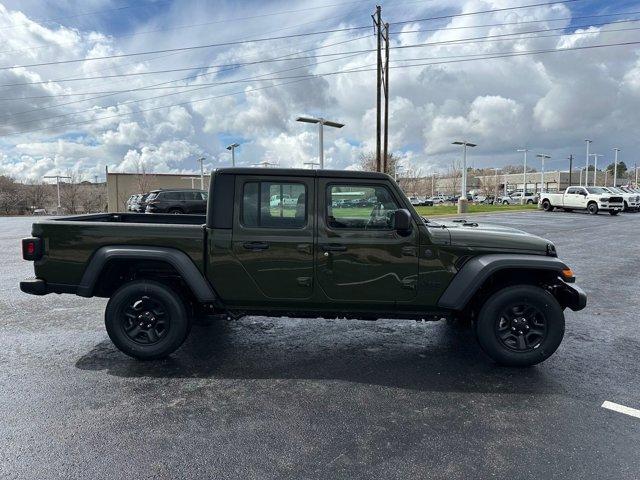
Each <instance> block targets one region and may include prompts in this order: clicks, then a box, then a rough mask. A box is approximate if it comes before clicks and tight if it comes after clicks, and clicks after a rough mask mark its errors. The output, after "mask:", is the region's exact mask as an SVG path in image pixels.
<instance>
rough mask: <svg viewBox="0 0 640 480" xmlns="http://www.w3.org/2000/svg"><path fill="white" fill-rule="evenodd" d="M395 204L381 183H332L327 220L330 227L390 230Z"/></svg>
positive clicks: (328, 194)
mask: <svg viewBox="0 0 640 480" xmlns="http://www.w3.org/2000/svg"><path fill="white" fill-rule="evenodd" d="M398 208H399V207H398V204H397V203H396V201H395V200H394V199H393V197H392V196H391V192H389V190H387V188H386V187H383V186H372V185H357V184H353V185H331V186H329V187H328V188H327V212H326V222H327V226H328V227H329V228H333V229H356V230H391V229H393V217H394V215H395V212H396V210H398Z"/></svg>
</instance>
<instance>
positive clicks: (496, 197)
mask: <svg viewBox="0 0 640 480" xmlns="http://www.w3.org/2000/svg"><path fill="white" fill-rule="evenodd" d="M494 170H495V173H496V176H495V180H494V181H495V183H496V185H495V186H496V188H495V192H494V202H497V201H498V172H499V171H500V169H499V168H494Z"/></svg>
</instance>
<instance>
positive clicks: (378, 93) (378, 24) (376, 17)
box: [372, 5, 382, 172]
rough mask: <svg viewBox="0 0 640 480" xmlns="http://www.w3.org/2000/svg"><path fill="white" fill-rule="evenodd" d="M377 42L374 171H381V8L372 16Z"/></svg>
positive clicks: (377, 7)
mask: <svg viewBox="0 0 640 480" xmlns="http://www.w3.org/2000/svg"><path fill="white" fill-rule="evenodd" d="M372 18H373V25H374V26H375V29H376V38H377V42H378V56H377V58H378V65H377V77H376V171H377V172H380V171H382V158H381V151H380V150H381V146H380V136H381V132H382V110H381V107H382V7H381V6H380V5H377V6H376V13H374V14H373V15H372Z"/></svg>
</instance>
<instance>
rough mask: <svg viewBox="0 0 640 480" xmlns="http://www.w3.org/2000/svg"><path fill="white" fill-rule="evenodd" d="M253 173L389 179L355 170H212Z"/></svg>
mask: <svg viewBox="0 0 640 480" xmlns="http://www.w3.org/2000/svg"><path fill="white" fill-rule="evenodd" d="M218 174H232V175H255V176H278V177H287V176H290V177H330V178H353V179H389V178H391V177H390V176H389V175H387V174H385V173H380V172H361V171H357V170H310V169H302V168H260V167H254V168H251V167H249V168H247V167H232V168H221V169H219V170H216V171H215V172H213V175H218Z"/></svg>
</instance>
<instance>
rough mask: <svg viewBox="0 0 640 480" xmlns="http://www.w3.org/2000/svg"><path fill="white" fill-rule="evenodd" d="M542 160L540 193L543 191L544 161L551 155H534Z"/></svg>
mask: <svg viewBox="0 0 640 480" xmlns="http://www.w3.org/2000/svg"><path fill="white" fill-rule="evenodd" d="M536 157H538V158H539V159H540V160H541V161H542V170H541V171H540V193H544V161H545V160H548V159H549V158H551V155H547V154H545V153H539V154H537V155H536Z"/></svg>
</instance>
